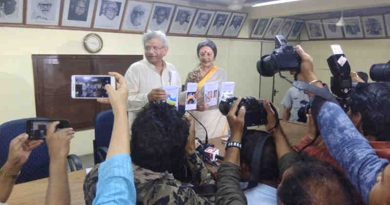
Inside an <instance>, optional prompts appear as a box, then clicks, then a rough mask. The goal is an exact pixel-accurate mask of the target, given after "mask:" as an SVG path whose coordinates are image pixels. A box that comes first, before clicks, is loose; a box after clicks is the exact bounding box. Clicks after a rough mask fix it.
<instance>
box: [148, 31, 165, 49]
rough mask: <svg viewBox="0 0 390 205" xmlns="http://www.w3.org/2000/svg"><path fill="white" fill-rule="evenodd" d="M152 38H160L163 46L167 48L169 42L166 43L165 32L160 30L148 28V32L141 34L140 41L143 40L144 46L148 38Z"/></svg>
mask: <svg viewBox="0 0 390 205" xmlns="http://www.w3.org/2000/svg"><path fill="white" fill-rule="evenodd" d="M154 38H158V39H160V41H161V42H162V44H163V46H164V47H165V48H168V44H169V43H168V38H167V36H166V35H165V33H164V32H162V31H151V30H148V32H146V33H145V34H144V36H143V39H142V41H143V44H144V47H146V43H148V42H149V41H150V40H152V39H154Z"/></svg>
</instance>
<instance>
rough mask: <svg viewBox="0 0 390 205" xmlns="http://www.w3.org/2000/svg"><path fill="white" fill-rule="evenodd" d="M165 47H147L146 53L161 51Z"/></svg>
mask: <svg viewBox="0 0 390 205" xmlns="http://www.w3.org/2000/svg"><path fill="white" fill-rule="evenodd" d="M163 48H165V47H163V46H161V47H157V46H145V48H144V49H145V51H159V50H161V49H163Z"/></svg>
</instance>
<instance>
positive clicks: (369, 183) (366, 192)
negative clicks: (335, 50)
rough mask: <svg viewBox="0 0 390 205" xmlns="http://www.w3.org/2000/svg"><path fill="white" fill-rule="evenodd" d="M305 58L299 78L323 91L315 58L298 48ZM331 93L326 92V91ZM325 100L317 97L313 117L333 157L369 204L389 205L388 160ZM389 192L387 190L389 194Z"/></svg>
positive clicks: (389, 181) (345, 116)
mask: <svg viewBox="0 0 390 205" xmlns="http://www.w3.org/2000/svg"><path fill="white" fill-rule="evenodd" d="M297 52H298V54H299V55H300V57H301V59H302V65H301V73H300V75H299V77H300V79H301V80H302V81H304V82H307V83H309V84H311V85H312V86H315V87H317V88H320V89H326V88H324V87H323V85H322V83H321V82H320V81H318V80H317V76H316V75H315V73H314V71H313V63H312V58H311V57H310V56H309V55H308V54H307V53H305V52H304V51H303V49H302V48H301V47H299V46H298V47H297ZM324 91H327V92H329V91H328V90H327V89H326V90H324ZM327 100H332V99H325V98H324V97H320V96H315V97H314V101H313V105H312V114H313V117H314V119H315V121H316V124H317V126H318V128H319V130H320V133H321V136H322V138H323V139H324V142H325V143H326V145H327V147H328V149H329V152H330V154H331V155H332V156H333V157H334V158H335V159H336V161H337V162H338V163H339V164H340V165H341V166H342V167H343V168H344V170H345V171H346V172H347V174H348V175H349V178H350V179H351V181H352V183H353V184H354V186H355V187H356V188H357V189H358V190H359V191H360V194H361V195H362V197H363V200H364V202H365V203H367V204H387V203H388V202H389V200H390V193H389V192H388V188H389V187H390V167H388V164H389V161H388V160H385V159H381V158H379V157H378V156H377V154H376V153H375V151H374V150H373V149H372V147H371V146H370V145H369V143H368V141H367V140H366V139H365V138H364V137H363V136H362V135H361V134H360V133H359V131H358V130H357V129H356V128H355V126H354V125H353V124H352V122H351V121H350V119H349V118H348V116H347V115H346V114H345V113H344V112H343V110H342V108H341V107H340V106H338V105H337V104H335V103H333V102H329V101H327ZM386 190H387V191H386Z"/></svg>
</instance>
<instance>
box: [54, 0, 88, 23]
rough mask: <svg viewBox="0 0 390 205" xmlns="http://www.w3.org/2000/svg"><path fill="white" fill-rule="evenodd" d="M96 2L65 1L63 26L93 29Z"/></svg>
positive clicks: (82, 0)
mask: <svg viewBox="0 0 390 205" xmlns="http://www.w3.org/2000/svg"><path fill="white" fill-rule="evenodd" d="M94 8H95V0H65V2H64V10H63V13H62V26H74V27H87V28H89V27H91V23H92V15H93V9H94Z"/></svg>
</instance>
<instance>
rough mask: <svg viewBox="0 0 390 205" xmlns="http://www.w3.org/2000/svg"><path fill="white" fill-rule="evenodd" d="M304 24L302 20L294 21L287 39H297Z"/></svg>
mask: <svg viewBox="0 0 390 205" xmlns="http://www.w3.org/2000/svg"><path fill="white" fill-rule="evenodd" d="M304 25H305V22H304V21H295V23H294V25H293V27H292V29H291V31H290V33H289V34H288V40H297V39H298V37H299V36H300V34H301V32H302V30H303V27H304Z"/></svg>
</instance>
